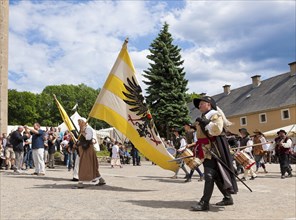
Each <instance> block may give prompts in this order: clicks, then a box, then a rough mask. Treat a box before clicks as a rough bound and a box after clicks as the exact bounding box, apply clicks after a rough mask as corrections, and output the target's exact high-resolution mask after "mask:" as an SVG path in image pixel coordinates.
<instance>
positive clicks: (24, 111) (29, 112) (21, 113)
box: [8, 84, 110, 130]
mask: <svg viewBox="0 0 296 220" xmlns="http://www.w3.org/2000/svg"><path fill="white" fill-rule="evenodd" d="M99 92H100V89H98V90H95V89H93V88H90V87H88V86H86V85H84V84H80V85H77V86H76V85H51V86H47V87H45V88H44V90H43V91H42V92H41V93H40V94H34V93H30V92H18V91H17V90H8V123H9V124H10V125H20V124H27V125H30V126H32V125H33V124H34V123H35V122H39V123H40V124H41V125H42V126H49V127H51V126H53V127H56V126H58V125H59V124H60V123H61V122H62V118H61V115H60V113H59V110H58V108H57V105H56V103H55V100H54V98H53V94H55V95H56V96H57V99H58V100H59V102H60V103H61V105H62V106H63V107H64V109H65V111H66V112H67V113H68V115H69V116H71V115H72V114H73V113H74V111H72V108H73V107H74V105H75V104H76V103H78V113H79V114H80V115H81V116H83V117H88V113H89V112H90V110H91V108H92V106H93V104H94V102H95V100H96V98H97V95H98V94H99ZM89 124H90V125H91V126H92V127H93V128H94V129H97V130H98V129H101V128H107V127H110V126H109V125H108V124H107V123H105V122H104V121H101V120H97V119H90V120H89ZM78 129H79V128H78Z"/></svg>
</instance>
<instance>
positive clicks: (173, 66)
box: [143, 23, 189, 137]
mask: <svg viewBox="0 0 296 220" xmlns="http://www.w3.org/2000/svg"><path fill="white" fill-rule="evenodd" d="M168 29H169V25H168V24H167V23H165V24H164V25H163V28H162V30H161V31H160V33H159V35H158V37H157V38H156V39H155V40H154V41H153V42H152V44H151V45H150V48H149V51H150V54H149V55H148V56H147V58H148V59H149V60H151V61H152V62H151V63H149V65H150V67H149V68H148V70H145V71H144V74H143V76H144V77H145V78H146V79H147V80H145V81H144V83H145V84H146V85H147V89H146V91H147V95H146V100H147V104H148V106H149V107H150V110H151V112H152V114H153V118H154V120H155V124H156V127H157V128H158V131H159V133H160V135H161V136H166V137H168V135H169V131H170V129H171V128H173V127H181V126H182V124H183V122H184V120H189V110H188V107H187V103H186V98H187V95H186V91H187V83H188V81H187V80H186V79H185V71H184V68H183V67H182V65H183V62H184V61H183V60H182V59H181V55H180V51H181V49H180V48H179V47H178V46H176V45H173V38H172V35H171V34H170V33H169V31H168Z"/></svg>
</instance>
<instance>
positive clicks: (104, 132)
mask: <svg viewBox="0 0 296 220" xmlns="http://www.w3.org/2000/svg"><path fill="white" fill-rule="evenodd" d="M97 136H98V137H99V138H102V139H104V138H105V137H110V138H112V139H113V140H117V141H120V142H124V141H126V137H125V136H124V135H123V134H122V133H121V132H120V131H118V130H117V129H116V128H114V127H111V128H104V129H100V130H98V131H97Z"/></svg>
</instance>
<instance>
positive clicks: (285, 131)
mask: <svg viewBox="0 0 296 220" xmlns="http://www.w3.org/2000/svg"><path fill="white" fill-rule="evenodd" d="M281 132H283V133H285V135H286V134H287V132H286V131H285V130H283V129H281V130H279V131H278V132H277V135H279V134H280V133H281Z"/></svg>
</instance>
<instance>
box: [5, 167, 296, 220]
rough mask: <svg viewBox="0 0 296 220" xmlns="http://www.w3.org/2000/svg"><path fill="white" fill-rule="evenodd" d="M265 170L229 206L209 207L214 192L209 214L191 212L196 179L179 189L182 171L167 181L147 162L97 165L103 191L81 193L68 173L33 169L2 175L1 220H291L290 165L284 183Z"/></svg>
mask: <svg viewBox="0 0 296 220" xmlns="http://www.w3.org/2000/svg"><path fill="white" fill-rule="evenodd" d="M266 166H267V170H268V171H269V172H268V173H267V174H265V173H263V172H262V173H259V174H258V178H256V179H255V180H248V181H246V184H248V186H249V187H250V188H251V189H252V190H253V192H250V191H249V190H248V189H247V188H246V187H245V186H243V184H242V183H240V182H238V185H239V193H238V194H236V195H234V196H233V198H234V202H235V204H234V205H233V206H227V207H218V206H215V205H214V204H215V203H216V202H218V201H220V200H221V199H222V195H221V193H220V192H219V190H218V189H217V188H216V187H215V189H214V193H213V196H212V199H211V202H210V203H211V205H210V211H208V212H192V211H190V207H191V205H193V204H194V203H195V202H196V201H198V200H199V198H200V197H201V195H202V191H203V184H204V182H198V181H197V180H198V176H197V175H196V174H194V178H193V180H192V182H189V183H184V179H183V177H184V174H183V173H182V172H183V171H182V170H180V172H179V176H178V177H179V178H178V179H171V178H170V177H171V176H172V175H173V173H172V172H171V171H167V170H163V169H161V168H159V167H158V166H155V165H152V164H151V163H150V162H143V163H142V166H132V165H124V167H123V168H122V169H121V168H113V169H111V168H110V166H109V164H101V165H100V172H101V173H102V175H103V177H104V178H105V180H106V182H107V185H104V186H93V185H85V187H84V188H83V189H77V188H76V186H77V183H74V182H71V181H70V180H71V179H72V171H71V172H68V170H67V169H66V168H65V167H64V166H58V167H56V169H52V170H47V172H46V175H45V176H32V175H30V173H32V172H33V170H32V169H31V170H29V171H25V172H24V173H22V174H14V173H13V172H12V171H3V170H1V173H0V177H1V180H0V181H1V203H0V204H1V208H0V209H1V210H0V211H1V215H0V219H1V220H4V219H296V218H295V217H296V208H295V207H296V204H295V194H296V192H295V191H296V178H295V177H296V173H295V170H296V167H295V165H293V175H294V176H293V177H292V178H286V179H281V178H280V173H279V165H278V164H267V165H266ZM261 171H262V170H261Z"/></svg>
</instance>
